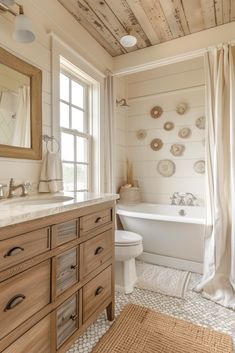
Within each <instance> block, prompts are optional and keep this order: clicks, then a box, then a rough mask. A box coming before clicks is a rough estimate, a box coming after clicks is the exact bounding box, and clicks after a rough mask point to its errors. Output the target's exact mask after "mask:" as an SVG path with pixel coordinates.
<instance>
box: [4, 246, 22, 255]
mask: <svg viewBox="0 0 235 353" xmlns="http://www.w3.org/2000/svg"><path fill="white" fill-rule="evenodd" d="M22 251H24V248H22V247H21V246H15V247H14V248H12V249H10V250H9V251H8V252H7V253H6V254H5V255H4V257H8V256H15V255H18V254H19V253H21V252H22Z"/></svg>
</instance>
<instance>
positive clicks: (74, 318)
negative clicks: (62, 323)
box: [70, 314, 78, 321]
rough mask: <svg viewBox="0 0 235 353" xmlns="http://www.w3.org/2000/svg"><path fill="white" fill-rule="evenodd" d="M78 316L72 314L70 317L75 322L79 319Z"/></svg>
mask: <svg viewBox="0 0 235 353" xmlns="http://www.w3.org/2000/svg"><path fill="white" fill-rule="evenodd" d="M77 317H78V316H77V315H76V314H72V315H71V316H70V319H71V320H73V321H75V320H76V319H77Z"/></svg>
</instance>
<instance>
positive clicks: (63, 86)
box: [60, 74, 69, 102]
mask: <svg viewBox="0 0 235 353" xmlns="http://www.w3.org/2000/svg"><path fill="white" fill-rule="evenodd" d="M60 99H63V100H64V101H66V102H68V101H69V78H68V77H67V76H65V75H63V74H60Z"/></svg>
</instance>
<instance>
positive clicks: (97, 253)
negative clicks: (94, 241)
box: [95, 246, 104, 255]
mask: <svg viewBox="0 0 235 353" xmlns="http://www.w3.org/2000/svg"><path fill="white" fill-rule="evenodd" d="M103 250H104V248H102V246H98V248H97V249H96V250H95V255H99V254H101V253H102V251H103Z"/></svg>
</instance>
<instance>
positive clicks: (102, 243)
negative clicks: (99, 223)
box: [81, 229, 113, 276]
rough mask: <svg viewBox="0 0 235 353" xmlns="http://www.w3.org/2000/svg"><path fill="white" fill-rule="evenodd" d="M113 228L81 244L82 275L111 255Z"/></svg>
mask: <svg viewBox="0 0 235 353" xmlns="http://www.w3.org/2000/svg"><path fill="white" fill-rule="evenodd" d="M112 250H113V230H112V229H109V230H107V231H106V232H104V233H102V234H99V235H97V236H96V237H94V238H92V239H90V240H87V241H85V242H84V243H83V244H81V253H82V264H81V268H82V276H86V275H87V274H89V273H90V272H92V271H93V270H95V269H96V268H97V267H99V266H100V265H102V264H103V263H104V262H105V261H107V260H108V259H110V258H111V257H112Z"/></svg>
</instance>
